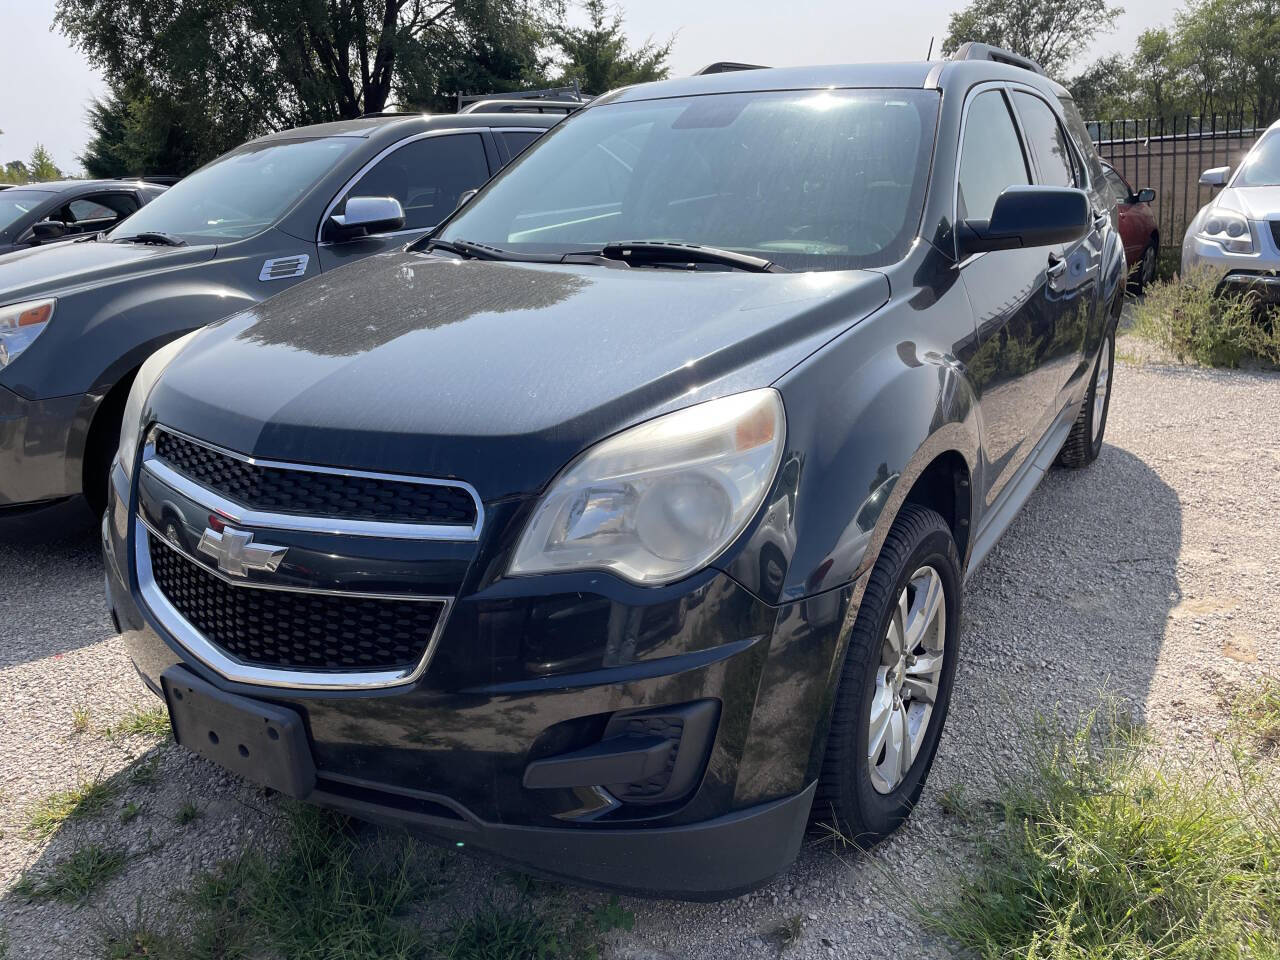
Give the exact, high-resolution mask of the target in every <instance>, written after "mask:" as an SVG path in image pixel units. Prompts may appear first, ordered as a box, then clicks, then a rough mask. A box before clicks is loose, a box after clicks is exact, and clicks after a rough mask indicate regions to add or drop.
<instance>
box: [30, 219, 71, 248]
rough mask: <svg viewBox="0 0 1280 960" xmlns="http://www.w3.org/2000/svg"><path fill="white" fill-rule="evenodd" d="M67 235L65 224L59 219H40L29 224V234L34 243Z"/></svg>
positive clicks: (58, 238)
mask: <svg viewBox="0 0 1280 960" xmlns="http://www.w3.org/2000/svg"><path fill="white" fill-rule="evenodd" d="M66 235H67V225H66V224H65V223H63V222H62V221H60V220H41V221H40V222H39V223H34V224H32V225H31V236H32V238H33V239H34V240H35V241H36V243H44V242H45V241H47V240H61V239H62V238H63V237H65V236H66Z"/></svg>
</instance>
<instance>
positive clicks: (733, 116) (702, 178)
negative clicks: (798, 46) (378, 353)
mask: <svg viewBox="0 0 1280 960" xmlns="http://www.w3.org/2000/svg"><path fill="white" fill-rule="evenodd" d="M938 102H939V101H938V95H937V94H936V93H932V92H925V91H915V90H820V91H812V90H806V91H788V92H783V93H733V94H719V95H714V96H700V97H679V98H672V99H668V100H649V101H641V102H638V103H618V104H606V105H604V106H600V107H593V108H589V109H586V110H583V111H582V112H581V113H580V114H578V115H577V116H574V117H571V118H570V119H568V120H566V121H565V122H564V123H562V124H561V125H560V126H559V127H557V128H555V129H554V130H553V131H552V132H551V133H550V134H549V135H548V136H546V137H544V138H543V139H542V140H541V141H539V142H538V144H537V145H535V146H533V147H531V148H530V149H529V150H528V151H527V152H526V153H525V154H523V155H522V156H521V157H520V159H519V160H517V161H516V162H515V163H514V164H513V165H512V166H510V167H509V168H508V169H507V170H506V171H505V172H504V173H503V174H502V175H500V176H499V177H498V178H497V179H496V180H494V181H493V182H492V183H491V184H490V185H489V186H488V187H487V188H485V189H484V190H483V191H482V192H481V194H480V195H479V196H478V197H477V198H476V199H475V200H474V201H473V202H472V203H471V204H469V205H468V206H467V207H466V208H464V211H463V212H462V213H461V214H460V215H459V216H458V217H457V218H456V219H454V220H453V221H451V222H450V223H449V224H447V225H446V227H445V229H444V230H443V231H442V232H441V234H440V237H441V238H442V239H445V240H468V241H472V242H479V243H487V244H491V245H493V246H497V247H501V248H503V249H504V250H508V251H513V252H529V253H544V254H545V253H552V254H555V253H570V252H583V251H590V250H599V249H601V248H602V247H603V246H604V245H605V244H607V243H611V242H616V241H639V240H667V241H680V242H684V243H696V244H701V245H704V246H711V247H719V248H722V249H727V250H733V251H737V252H741V253H747V254H750V255H752V256H756V257H761V258H764V259H767V260H771V261H773V262H774V263H777V264H780V265H781V266H783V267H786V268H787V269H790V270H842V269H849V268H855V267H871V266H883V265H885V264H889V263H893V262H895V261H897V260H900V259H901V258H902V256H903V255H904V254H905V253H906V250H907V248H908V247H909V246H910V244H911V241H912V240H913V239H914V237H915V235H916V231H917V229H918V228H919V223H920V211H921V208H922V206H923V203H924V191H925V181H926V179H927V175H928V170H929V158H930V155H931V153H932V150H933V135H934V125H935V123H936V120H937V114H938Z"/></svg>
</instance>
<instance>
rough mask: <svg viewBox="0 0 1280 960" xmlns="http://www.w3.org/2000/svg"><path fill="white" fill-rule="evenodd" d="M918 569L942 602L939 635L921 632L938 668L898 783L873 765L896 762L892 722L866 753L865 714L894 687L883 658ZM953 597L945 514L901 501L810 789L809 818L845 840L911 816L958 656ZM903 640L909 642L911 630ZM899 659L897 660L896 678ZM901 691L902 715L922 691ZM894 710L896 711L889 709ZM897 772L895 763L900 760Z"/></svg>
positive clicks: (956, 566) (878, 832) (877, 834)
mask: <svg viewBox="0 0 1280 960" xmlns="http://www.w3.org/2000/svg"><path fill="white" fill-rule="evenodd" d="M926 569H927V570H931V571H933V573H934V574H936V576H937V586H938V587H939V588H940V590H941V595H942V599H943V601H944V605H943V607H942V609H941V610H939V612H938V614H937V616H936V622H937V623H940V625H941V629H942V634H941V640H939V639H938V635H937V633H936V632H935V633H932V634H931V633H930V631H929V630H926V631H925V633H924V636H925V637H926V638H930V637H931V639H932V641H933V642H934V643H935V644H937V645H938V648H939V650H940V653H939V654H938V655H939V656H940V657H941V665H940V668H939V669H938V672H937V674H936V676H937V680H936V685H935V690H936V693H935V695H934V701H933V704H932V710H931V711H930V712H929V714H928V715H927V717H926V719H925V722H924V724H923V725H921V726H920V727H919V728H918V729H919V734H918V741H917V743H916V745H915V748H914V750H913V751H912V754H911V756H910V757H905V756H904V764H905V763H906V762H908V761H909V766H908V768H907V770H906V773H905V774H904V775H901V779H900V780H899V781H898V782H897V783H888V782H886V780H885V779H884V777H883V776H882V775H881V774H880V773H879V772H877V771H878V770H880V769H883V768H884V766H885V765H888V766H896V765H894V764H891V763H890V760H891V758H890V756H889V754H888V752H887V751H888V748H889V747H890V744H891V742H892V740H893V737H892V726H893V725H892V722H891V723H890V727H889V729H890V734H889V735H888V736H886V737H885V738H884V745H883V747H881V748H879V749H877V751H876V754H875V755H874V756H873V755H872V753H871V750H870V746H871V731H872V713H873V712H875V711H876V708H877V704H878V703H879V704H881V705H884V704H888V703H892V702H893V701H892V699H886V690H891V689H892V686H893V680H894V676H895V674H894V669H895V668H891V667H890V666H889V665H888V664H887V663H886V662H885V661H886V660H892V659H893V653H892V634H891V631H892V630H893V629H894V626H895V624H900V623H901V622H902V619H901V617H900V613H899V598H900V597H903V596H904V595H906V596H907V598H908V611H909V616H908V618H907V622H908V624H911V623H912V619H911V616H912V615H914V614H915V613H916V611H917V603H921V604H923V603H924V601H925V598H924V596H923V595H922V594H923V592H924V589H925V588H917V587H916V586H915V584H918V583H919V582H920V581H919V580H918V577H919V574H920V572H921V571H922V570H926ZM909 586H910V587H911V589H910V590H909V589H908V588H909ZM930 586H932V581H930ZM960 601H961V577H960V558H959V556H958V554H957V552H956V544H955V540H954V539H953V537H952V535H951V530H950V528H949V527H948V526H947V524H946V521H944V520H943V519H942V517H941V516H940V515H939V514H937V513H936V512H935V511H933V510H928V509H926V508H924V507H920V506H916V505H914V504H906V505H904V506H903V508H902V512H901V513H899V514H898V517H897V518H896V519H895V520H894V523H893V526H892V528H890V530H889V536H888V537H887V538H886V540H885V543H884V547H883V548H882V549H881V551H880V557H879V559H878V560H877V561H876V565H875V567H874V569H873V570H872V571H871V577H870V579H869V580H868V582H867V588H866V592H865V593H864V594H863V598H862V604H861V606H860V607H859V609H858V618H857V620H856V622H855V623H854V626H853V632H852V634H851V635H850V638H849V646H848V650H847V651H846V653H845V659H844V665H843V668H842V671H841V674H840V681H839V686H838V687H837V690H836V699H835V704H834V706H833V708H832V715H831V727H830V731H829V733H828V736H827V747H826V754H825V756H824V758H823V763H822V772H821V774H820V776H819V779H818V789H817V792H816V794H815V796H814V804H813V813H812V819H813V820H815V821H820V822H826V823H833V824H834V826H835V827H836V828H837V829H838V830H840V832H841V833H842V834H843V835H844V836H845V837H847V838H849V839H851V840H853V841H855V842H857V843H859V844H861V845H863V846H870V845H872V844H874V843H877V842H878V841H880V840H882V839H884V838H885V837H887V836H888V835H889V834H891V833H893V832H894V831H895V830H897V829H898V827H900V826H901V825H902V823H903V821H905V820H906V819H907V817H908V816H909V815H910V813H911V810H912V809H913V808H914V807H915V804H916V802H917V801H918V800H919V799H920V792H921V790H923V789H924V784H925V779H926V778H927V777H928V775H929V768H930V767H931V766H932V765H933V757H934V754H935V753H936V752H937V749H938V738H939V736H940V735H941V733H942V725H943V723H944V722H945V720H946V716H947V707H948V705H949V704H950V702H951V688H952V685H953V683H954V680H955V671H956V661H957V659H958V658H959V653H960V642H959V641H960ZM925 626H926V627H928V626H929V624H928V623H926V624H925ZM899 635H900V636H901V634H899ZM907 643H911V637H910V635H909V636H908V638H907ZM904 645H905V644H904ZM929 648H930V644H929V643H921V644H918V645H914V646H912V647H911V650H912V651H919V650H924V651H925V652H926V653H928V652H929ZM913 659H915V658H913ZM927 662H928V659H927V657H926V656H920V657H919V658H918V659H915V665H914V666H911V667H908V668H907V676H908V678H909V682H910V679H911V677H912V673H913V672H915V673H916V675H923V671H922V670H921V669H920V668H919V665H920V664H921V663H927ZM901 664H902V661H899V668H898V669H899V672H898V673H897V676H898V677H899V678H900V677H901V676H902V673H901V670H900V667H901ZM903 692H904V694H905V695H906V697H907V699H905V700H904V701H903V704H904V706H903V710H904V718H905V717H908V716H910V715H911V714H912V712H915V711H917V710H918V709H921V708H923V706H924V703H925V699H926V698H924V697H921V696H919V695H918V694H916V693H913V692H912V691H911V690H910V689H909V687H908V686H904V687H903ZM896 712H897V711H896V709H895V710H894V711H893V713H894V714H896ZM916 715H917V717H918V716H919V714H918V713H917V714H916ZM881 716H882V717H883V713H881ZM905 722H907V723H908V724H909V722H910V721H909V720H906V721H905ZM899 729H901V728H899ZM908 729H910V728H909V727H908ZM880 758H883V760H884V764H882V765H881V766H880V767H878V766H877V764H876V762H875V761H876V760H878V759H880ZM897 769H899V770H900V769H901V768H900V766H898V767H897ZM886 787H888V789H886Z"/></svg>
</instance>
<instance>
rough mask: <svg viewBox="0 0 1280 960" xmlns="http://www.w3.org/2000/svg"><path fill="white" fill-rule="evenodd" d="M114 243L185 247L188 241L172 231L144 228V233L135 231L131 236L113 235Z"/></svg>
mask: <svg viewBox="0 0 1280 960" xmlns="http://www.w3.org/2000/svg"><path fill="white" fill-rule="evenodd" d="M111 239H112V241H113V242H114V243H151V244H155V245H156V246H159V247H185V246H186V245H187V241H185V240H183V239H182V238H181V237H175V236H174V235H173V234H171V233H161V232H160V231H159V230H144V231H142V233H135V234H134V235H133V236H131V237H112V238H111Z"/></svg>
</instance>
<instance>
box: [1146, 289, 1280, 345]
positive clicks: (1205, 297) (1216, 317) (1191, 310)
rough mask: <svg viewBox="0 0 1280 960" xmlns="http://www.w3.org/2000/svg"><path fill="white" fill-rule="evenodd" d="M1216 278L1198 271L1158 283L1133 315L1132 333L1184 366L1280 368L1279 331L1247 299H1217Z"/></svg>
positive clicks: (1272, 318) (1222, 297)
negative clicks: (1244, 363) (1258, 363)
mask: <svg viewBox="0 0 1280 960" xmlns="http://www.w3.org/2000/svg"><path fill="white" fill-rule="evenodd" d="M1217 279H1218V278H1217V276H1216V274H1213V273H1212V272H1210V271H1207V270H1203V271H1196V272H1194V273H1190V274H1187V275H1185V276H1182V277H1175V278H1174V279H1173V280H1171V281H1170V282H1168V283H1154V284H1152V285H1151V286H1150V287H1149V288H1148V290H1147V295H1146V297H1145V298H1144V299H1143V300H1142V302H1141V303H1139V304H1138V305H1137V307H1136V308H1135V311H1134V324H1133V331H1134V333H1136V334H1137V335H1138V336H1140V337H1142V338H1143V339H1144V340H1149V341H1151V342H1152V343H1155V344H1156V345H1158V346H1160V347H1163V348H1164V349H1165V350H1167V351H1169V352H1170V353H1172V354H1173V355H1174V356H1175V357H1177V358H1178V359H1179V360H1181V361H1184V362H1185V361H1187V360H1193V361H1195V362H1196V363H1203V364H1206V365H1208V366H1214V367H1238V366H1239V365H1240V363H1241V361H1244V360H1254V361H1261V362H1263V363H1267V364H1273V365H1275V364H1280V328H1278V327H1277V325H1276V323H1275V322H1274V317H1272V316H1269V315H1265V314H1263V313H1262V312H1261V311H1260V310H1259V309H1258V307H1257V304H1256V302H1255V300H1254V298H1252V297H1251V296H1249V295H1248V294H1244V295H1240V294H1236V295H1228V294H1218V293H1217V290H1216V287H1217Z"/></svg>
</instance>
